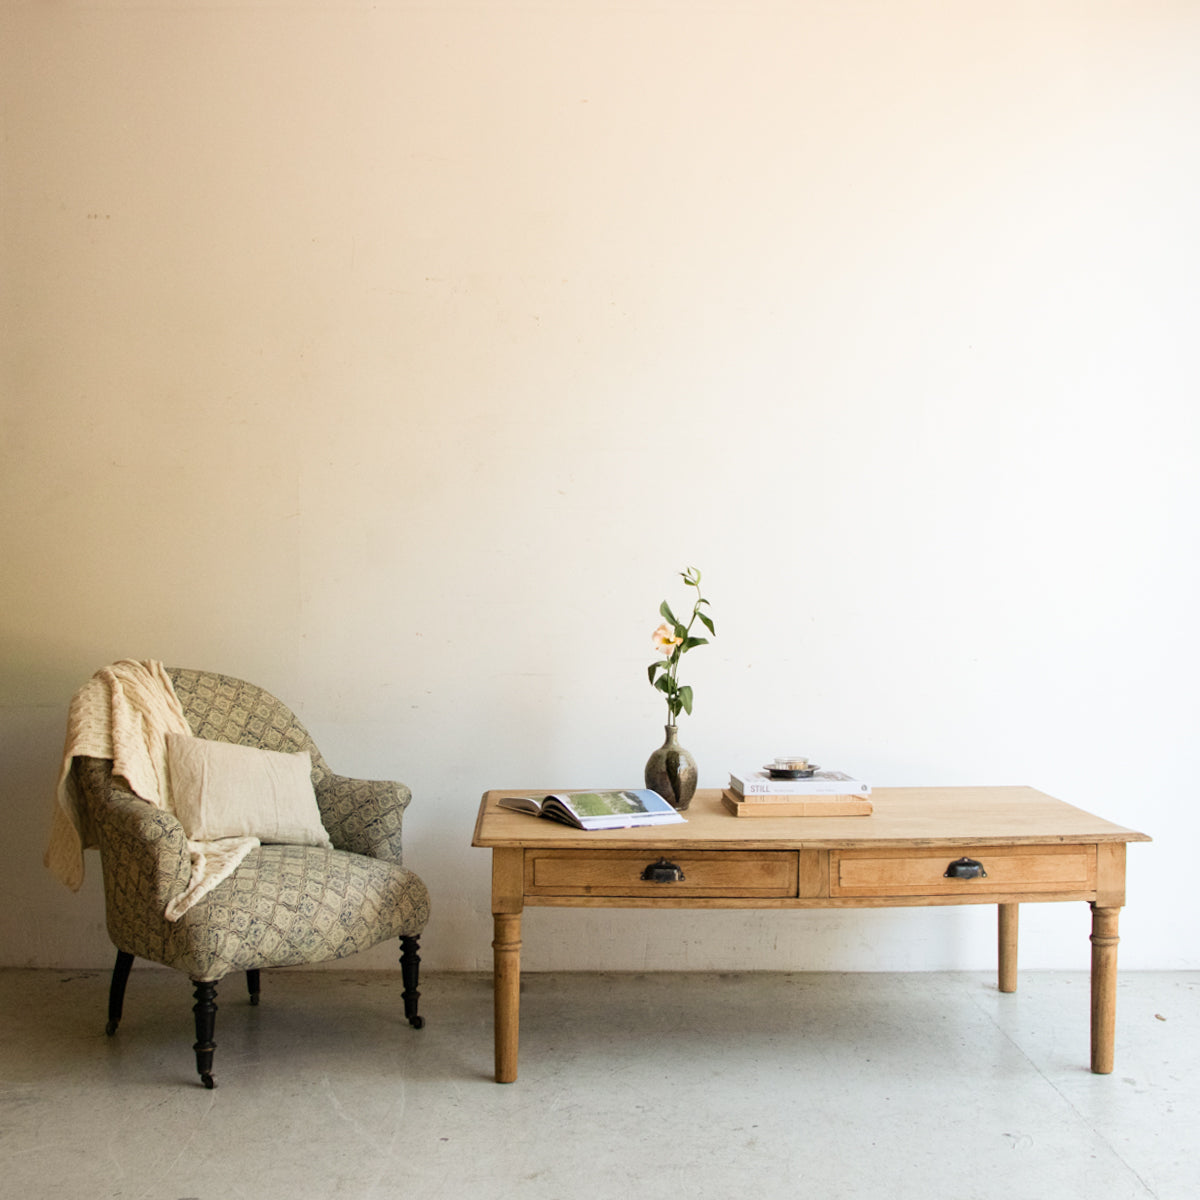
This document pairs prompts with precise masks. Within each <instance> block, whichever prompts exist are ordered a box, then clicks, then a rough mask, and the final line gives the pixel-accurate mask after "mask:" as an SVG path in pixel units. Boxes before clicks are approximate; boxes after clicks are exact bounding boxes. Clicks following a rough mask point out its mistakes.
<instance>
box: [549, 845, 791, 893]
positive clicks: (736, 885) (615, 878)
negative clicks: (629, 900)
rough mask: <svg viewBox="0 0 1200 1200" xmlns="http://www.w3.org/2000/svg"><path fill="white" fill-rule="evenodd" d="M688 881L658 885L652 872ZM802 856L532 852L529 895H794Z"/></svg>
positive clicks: (780, 853) (782, 852) (744, 852)
mask: <svg viewBox="0 0 1200 1200" xmlns="http://www.w3.org/2000/svg"><path fill="white" fill-rule="evenodd" d="M664 862H665V863H666V864H667V865H668V866H674V867H677V868H678V870H679V873H680V875H681V876H682V878H679V879H674V878H669V879H668V880H667V881H665V882H654V881H653V880H651V879H646V878H644V875H645V873H646V871H647V868H650V867H654V866H660V867H661V868H662V869H660V871H659V874H661V875H663V876H667V877H670V876H673V872H671V871H669V870H667V869H666V868H665V867H662V864H663V863H664ZM797 862H798V859H797V855H796V852H795V851H793V850H768V851H754V850H715V851H696V850H680V851H674V850H668V851H664V852H661V853H660V852H659V851H657V850H650V851H644V850H643V851H626V850H610V851H603V850H600V851H595V852H586V851H585V852H577V851H565V850H528V851H526V853H525V894H526V895H527V896H634V897H642V896H657V897H666V896H700V897H703V896H711V897H718V896H743V897H747V898H755V897H772V896H785V897H786V896H794V895H795V894H796V881H797Z"/></svg>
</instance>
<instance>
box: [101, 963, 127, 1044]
mask: <svg viewBox="0 0 1200 1200" xmlns="http://www.w3.org/2000/svg"><path fill="white" fill-rule="evenodd" d="M132 966H133V955H132V954H126V953H125V951H124V950H118V951H117V965H116V966H115V967H113V973H112V983H110V984H109V985H108V1024H107V1025H105V1027H104V1032H105V1033H107V1034H108V1036H109V1037H112V1035H113V1034H114V1033H116V1032H117V1026H118V1025H120V1023H121V1010H122V1009H123V1008H124V1007H125V985H126V984H127V983H128V982H129V969H130V967H132Z"/></svg>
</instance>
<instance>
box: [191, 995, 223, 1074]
mask: <svg viewBox="0 0 1200 1200" xmlns="http://www.w3.org/2000/svg"><path fill="white" fill-rule="evenodd" d="M192 982H193V983H194V984H195V985H196V1003H195V1005H194V1006H193V1008H192V1012H194V1013H195V1014H196V1044H195V1045H194V1046H193V1047H192V1049H193V1050H195V1052H196V1070H197V1071H199V1072H200V1082H201V1083H202V1084H204V1086H205V1087H206V1088H214V1087H216V1086H217V1085H216V1083H215V1082H214V1081H213V1077H212V1063H213V1051H214V1050H216V1048H217V1043H216V1042H214V1041H213V1033H214V1031H215V1030H216V1027H217V985H216V984H215V983H205V982H203V981H197V980H195V979H193V980H192Z"/></svg>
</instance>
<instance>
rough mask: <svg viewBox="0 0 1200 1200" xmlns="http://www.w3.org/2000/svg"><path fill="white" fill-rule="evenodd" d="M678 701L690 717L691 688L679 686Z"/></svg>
mask: <svg viewBox="0 0 1200 1200" xmlns="http://www.w3.org/2000/svg"><path fill="white" fill-rule="evenodd" d="M679 703H680V704H682V705H683V711H684V712H685V713H687V715H688V716H689V717H690V716H691V715H692V689H691V688H690V687H686V686H685V687H681V688H680V689H679Z"/></svg>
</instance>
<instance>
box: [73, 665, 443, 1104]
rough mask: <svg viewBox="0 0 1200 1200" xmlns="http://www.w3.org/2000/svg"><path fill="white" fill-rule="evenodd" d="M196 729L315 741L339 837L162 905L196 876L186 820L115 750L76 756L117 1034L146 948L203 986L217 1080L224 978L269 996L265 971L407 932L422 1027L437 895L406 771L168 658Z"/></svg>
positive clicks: (407, 999) (207, 1041) (270, 701)
mask: <svg viewBox="0 0 1200 1200" xmlns="http://www.w3.org/2000/svg"><path fill="white" fill-rule="evenodd" d="M168 674H169V675H170V677H171V681H172V683H173V685H174V687H175V692H176V694H177V695H178V697H179V700H180V703H181V704H182V705H183V711H184V715H185V716H186V718H187V721H188V724H189V725H190V726H191V729H192V732H193V733H194V734H195V735H196V736H197V737H202V738H207V739H210V740H214V741H223V742H234V743H237V744H240V745H243V746H256V747H259V748H262V749H267V750H281V751H285V752H295V751H299V750H307V751H308V752H309V754H310V756H311V757H312V764H313V771H312V778H313V787H314V790H315V792H316V796H317V804H318V807H319V808H320V811H321V819H322V823H323V825H324V826H325V829H326V830H327V831H328V833H329V837H330V840H331V841H332V842H333V845H334V847H335V848H334V849H332V850H327V849H323V848H320V847H316V846H294V845H263V846H260V847H259V848H257V849H255V850H252V851H251V852H250V854H249V855H248V856H247V858H246V859H245V860H244V861H243V862H242V863H241V864H240V865H239V866H238V867H237V868H236V870H235V871H234V872H233V874H232V875H231V876H230V877H229V878H228V879H225V880H224V881H223V882H221V883H220V884H218V885H217V887H215V888H214V889H213V890H212V891H211V892H210V893H209V894H208V895H207V896H205V897H204V898H203V899H201V900H200V901H199V902H198V903H197V904H196V905H195V906H194V907H192V908H191V909H189V910H188V911H187V912H186V913H185V914H184V915H183V916H182V917H181V918H180V919H179V920H178V921H168V920H167V919H166V918H165V917H164V916H163V912H164V909H165V908H166V905H167V903H168V902H169V901H170V900H171V898H172V897H174V896H176V895H178V894H179V893H180V892H182V891H183V890H184V889H185V887H186V886H187V883H188V880H189V878H190V875H191V866H190V860H189V855H188V850H187V840H186V837H185V835H184V832H183V827H182V826H181V825H180V824H179V822H178V821H177V820H176V819H175V817H174V816H173V815H171V814H170V813H168V812H165V811H163V810H162V809H160V808H157V807H156V806H154V805H152V804H147V803H146V802H145V801H143V800H139V799H138V798H137V797H136V796H134V795H133V794H132V793H131V792H130V791H129V790H128V789H127V788H126V786H125V783H124V780H122V779H121V777H120V776H119V775H118V776H114V775H113V771H112V763H111V761H109V760H107V759H98V758H77V759H76V760H75V762H74V765H73V770H74V771H75V772H76V778H77V780H78V782H79V784H80V788H81V791H82V793H83V795H84V797H85V799H86V803H87V806H88V811H89V815H90V817H91V820H92V821H93V823H94V826H95V829H96V833H97V838H98V841H99V845H100V856H101V865H102V868H103V873H104V892H105V907H106V912H107V920H108V932H109V936H110V937H111V938H112V940H113V944H114V945H115V946H116V947H117V962H116V966H115V968H114V970H113V979H112V986H111V989H110V993H109V1017H108V1027H107V1028H108V1033H109V1034H110V1035H111V1034H113V1033H115V1032H116V1029H117V1024H118V1022H119V1021H120V1019H121V1010H122V1005H123V999H124V993H125V984H126V982H127V980H128V977H129V972H130V968H131V967H132V965H133V961H134V958H145V959H148V960H150V961H152V962H157V963H162V964H164V965H165V966H168V967H174V968H175V969H176V970H179V971H183V972H185V973H186V974H187V975H188V976H189V977H190V978H191V980H192V982H193V984H194V985H195V1000H196V1004H195V1010H194V1011H195V1015H196V1045H195V1051H196V1069H197V1071H199V1073H200V1079H201V1082H202V1083H203V1084H204V1086H205V1087H210V1088H211V1087H213V1086H214V1083H213V1076H212V1060H213V1051H214V1050H215V1048H216V1046H215V1042H214V1041H213V1033H214V1028H215V1020H216V985H217V983H218V982H219V981H220V980H221V979H223V978H224V977H225V976H226V975H228V974H230V973H231V972H241V971H245V972H246V977H247V983H248V987H249V991H250V1002H251V1003H252V1004H257V1003H258V996H259V978H260V977H259V971H260V969H261V968H263V967H282V966H293V965H298V964H301V963H317V962H322V961H325V960H326V959H332V958H342V957H344V956H345V955H348V954H354V953H357V952H358V951H360V950H366V949H367V948H368V947H370V946H374V945H376V944H377V943H379V942H382V941H384V940H386V939H388V938H392V937H398V938H399V939H400V947H401V955H400V966H401V972H402V976H403V981H404V991H403V1001H404V1014H405V1017H406V1018H407V1019H408V1021H409V1023H410V1024H411V1025H413V1026H414V1027H415V1028H417V1029H419V1028H421V1026H422V1025H423V1024H424V1020H423V1018H422V1017H420V1016H419V1015H418V1013H417V1000H418V996H419V992H418V990H417V982H418V968H419V964H420V957H419V954H418V947H419V938H420V935H421V932H422V930H423V929H424V927H425V923H426V922H427V921H428V919H429V894H428V892H427V891H426V889H425V885H424V884H423V883H422V882H421V880H420V879H419V878H418V877H417V876H416V875H415V874H413V872H412V871H410V870H408V869H407V868H405V867H404V865H403V861H402V851H401V821H402V818H403V814H404V809H405V808H406V807H407V805H408V803H409V800H410V799H411V794H410V792H409V790H408V788H407V787H405V786H404V785H403V784H399V783H390V782H371V781H366V780H359V779H348V778H345V777H343V776H340V775H335V774H334V773H333V772H332V771H331V770H330V769H329V766H328V765H327V764H326V762H325V760H324V758H322V756H321V753H320V751H319V750H318V749H317V747H316V745H315V744H314V743H313V740H312V738H311V737H310V736H309V735H308V732H307V731H306V730H305V729H304V727H303V726H302V725H301V724H300V722H299V721H298V720H297V719H296V717H295V714H293V713H292V712H291V710H290V709H288V708H286V707H285V706H284V705H283V704H281V703H280V702H279V701H278V700H277V699H275V697H274V696H272V695H270V693H268V692H265V691H263V690H262V689H261V688H258V687H255V686H254V685H253V684H249V683H245V682H243V681H242V680H240V679H233V678H231V677H229V676H227V675H217V674H214V673H212V672H208V671H191V670H180V669H177V668H170V669H168Z"/></svg>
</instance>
